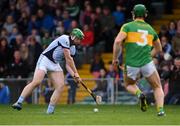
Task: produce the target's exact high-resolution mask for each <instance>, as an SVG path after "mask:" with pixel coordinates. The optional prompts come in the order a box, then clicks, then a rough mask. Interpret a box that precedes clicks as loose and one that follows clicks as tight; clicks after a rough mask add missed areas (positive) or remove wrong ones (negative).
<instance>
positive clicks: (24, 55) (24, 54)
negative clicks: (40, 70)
mask: <svg viewBox="0 0 180 126" xmlns="http://www.w3.org/2000/svg"><path fill="white" fill-rule="evenodd" d="M20 54H21V59H22V61H23V62H24V63H25V64H26V65H27V66H26V67H27V68H31V65H32V64H33V63H32V60H31V59H32V55H30V52H29V49H28V46H27V44H26V43H22V44H21V47H20ZM29 72H32V71H30V69H29Z"/></svg>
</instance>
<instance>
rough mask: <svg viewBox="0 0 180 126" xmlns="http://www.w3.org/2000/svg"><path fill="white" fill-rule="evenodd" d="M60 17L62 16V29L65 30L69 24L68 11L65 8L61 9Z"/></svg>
mask: <svg viewBox="0 0 180 126" xmlns="http://www.w3.org/2000/svg"><path fill="white" fill-rule="evenodd" d="M62 18H63V24H64V29H65V31H67V30H68V28H69V26H70V24H71V18H70V16H69V12H68V11H67V10H64V11H63V15H62Z"/></svg>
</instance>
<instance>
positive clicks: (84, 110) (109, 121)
mask: <svg viewBox="0 0 180 126" xmlns="http://www.w3.org/2000/svg"><path fill="white" fill-rule="evenodd" d="M95 107H96V106H95V105H58V106H57V107H56V111H55V113H54V115H46V114H45V111H46V108H47V106H46V105H24V106H23V109H22V110H21V111H16V110H13V109H12V108H11V106H8V105H0V125H7V124H8V125H11V124H13V125H124V124H126V125H180V106H165V109H166V114H167V115H166V116H165V117H157V116H156V109H155V106H153V107H149V108H148V111H147V112H141V110H140V108H139V106H137V105H129V106H127V105H100V106H98V109H99V112H98V113H94V112H93V108H95Z"/></svg>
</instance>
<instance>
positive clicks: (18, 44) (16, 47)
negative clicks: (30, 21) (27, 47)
mask: <svg viewBox="0 0 180 126" xmlns="http://www.w3.org/2000/svg"><path fill="white" fill-rule="evenodd" d="M23 42H24V41H23V36H22V35H21V34H18V35H16V38H15V40H14V41H11V43H10V46H11V47H12V50H13V52H14V51H15V50H19V49H20V47H21V43H23Z"/></svg>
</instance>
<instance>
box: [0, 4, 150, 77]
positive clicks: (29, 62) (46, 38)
mask: <svg viewBox="0 0 180 126" xmlns="http://www.w3.org/2000/svg"><path fill="white" fill-rule="evenodd" d="M137 3H143V4H145V5H146V6H147V8H148V9H149V8H150V4H149V3H150V0H116V1H111V0H96V1H93V0H1V1H0V13H1V15H0V76H1V77H15V78H17V77H18V78H23V77H27V76H28V75H29V73H31V72H32V71H33V70H34V67H35V64H36V61H37V59H38V57H39V55H40V53H41V52H42V51H43V50H44V49H45V48H46V47H47V46H48V45H49V44H50V43H51V41H52V40H53V39H55V38H56V37H58V36H60V35H62V34H69V33H70V32H71V30H72V29H73V28H75V27H80V28H81V29H82V30H83V32H84V34H85V38H84V40H83V41H82V43H81V45H80V46H79V47H78V49H79V50H80V52H82V53H83V54H85V55H87V57H86V56H84V57H85V59H86V58H87V60H88V59H91V58H92V57H93V52H104V51H105V52H111V51H112V45H113V40H114V37H115V35H117V33H118V31H119V29H120V27H121V25H122V24H123V23H124V22H126V21H127V20H128V19H131V13H130V10H132V8H133V6H134V5H135V4H137ZM150 12H151V11H150ZM88 56H89V57H88ZM77 61H78V60H77ZM87 62H89V61H87ZM25 66H26V67H25ZM27 66H28V67H27ZM14 71H16V73H15V72H14Z"/></svg>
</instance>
